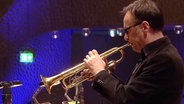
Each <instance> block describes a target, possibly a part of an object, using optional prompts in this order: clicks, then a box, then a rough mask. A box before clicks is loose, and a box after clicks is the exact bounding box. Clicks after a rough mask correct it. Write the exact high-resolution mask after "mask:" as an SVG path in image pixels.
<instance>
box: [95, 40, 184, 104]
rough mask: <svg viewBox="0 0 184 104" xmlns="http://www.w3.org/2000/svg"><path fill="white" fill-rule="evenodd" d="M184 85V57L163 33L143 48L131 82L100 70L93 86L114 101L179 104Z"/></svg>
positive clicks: (119, 103) (120, 103)
mask: <svg viewBox="0 0 184 104" xmlns="http://www.w3.org/2000/svg"><path fill="white" fill-rule="evenodd" d="M183 85H184V66H183V61H182V59H181V57H180V55H179V53H178V52H177V50H176V48H175V47H174V46H173V45H172V44H171V43H170V41H169V39H168V38H167V37H164V38H161V39H159V40H157V41H155V42H153V43H151V44H149V45H147V46H146V47H145V48H144V49H143V50H142V58H141V59H140V60H139V61H138V63H137V65H136V67H135V70H134V72H133V73H132V75H131V77H130V79H129V81H128V83H122V82H121V81H120V80H118V79H117V78H116V77H115V76H113V75H111V74H109V73H108V72H107V71H101V72H99V73H98V74H97V75H96V77H95V79H94V82H93V84H92V87H93V88H94V89H96V90H97V91H98V92H99V93H101V94H102V95H103V96H104V97H106V98H107V99H108V100H109V101H110V102H112V103H113V104H180V103H181V99H182V89H183Z"/></svg>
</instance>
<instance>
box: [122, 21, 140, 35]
mask: <svg viewBox="0 0 184 104" xmlns="http://www.w3.org/2000/svg"><path fill="white" fill-rule="evenodd" d="M141 23H142V22H138V23H136V24H133V25H131V26H129V27H127V28H124V29H123V31H124V34H128V30H130V29H131V28H132V27H135V26H137V25H140V24H141Z"/></svg>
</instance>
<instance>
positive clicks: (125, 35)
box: [124, 33, 128, 41]
mask: <svg viewBox="0 0 184 104" xmlns="http://www.w3.org/2000/svg"><path fill="white" fill-rule="evenodd" d="M124 40H125V41H128V35H127V34H126V33H125V34H124Z"/></svg>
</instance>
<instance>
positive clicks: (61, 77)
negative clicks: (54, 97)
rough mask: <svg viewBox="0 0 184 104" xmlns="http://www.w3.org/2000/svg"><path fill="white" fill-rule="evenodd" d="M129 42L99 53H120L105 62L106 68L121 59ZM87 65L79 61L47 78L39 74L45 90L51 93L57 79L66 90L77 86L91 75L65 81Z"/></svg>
mask: <svg viewBox="0 0 184 104" xmlns="http://www.w3.org/2000/svg"><path fill="white" fill-rule="evenodd" d="M129 46H130V44H129V43H127V44H125V45H123V46H121V47H114V48H111V49H109V50H107V51H105V52H103V53H102V54H100V57H102V58H107V57H109V56H111V55H113V54H115V53H117V52H120V53H121V57H120V58H119V59H118V60H116V61H114V60H113V61H109V62H108V63H107V66H106V69H107V70H109V69H111V68H113V67H115V66H116V65H117V64H118V63H119V62H121V61H122V60H123V56H124V52H123V50H124V49H125V48H127V47H129ZM86 68H87V67H86V66H85V63H84V62H83V63H80V64H78V65H76V66H74V67H72V68H70V69H68V70H65V71H63V72H61V73H59V74H57V75H55V76H52V77H48V78H45V77H43V76H42V75H40V77H41V79H42V82H43V83H44V85H45V87H46V89H47V91H48V93H49V94H51V88H52V87H53V86H54V84H56V83H57V82H59V81H62V83H61V84H62V85H63V88H64V89H65V90H68V89H70V88H72V87H74V86H77V85H79V84H80V83H82V82H84V81H86V80H87V79H88V78H90V77H92V76H93V75H92V74H90V75H84V76H80V77H76V78H73V80H72V81H71V82H69V83H67V81H68V80H69V78H70V79H71V78H72V77H73V76H74V75H76V74H77V73H79V72H81V71H83V70H84V69H86Z"/></svg>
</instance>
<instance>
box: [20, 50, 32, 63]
mask: <svg viewBox="0 0 184 104" xmlns="http://www.w3.org/2000/svg"><path fill="white" fill-rule="evenodd" d="M20 62H24V63H30V62H33V53H32V52H21V53H20Z"/></svg>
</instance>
